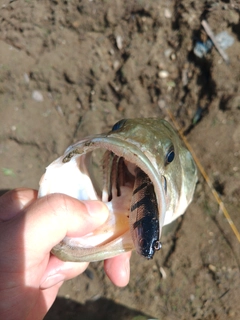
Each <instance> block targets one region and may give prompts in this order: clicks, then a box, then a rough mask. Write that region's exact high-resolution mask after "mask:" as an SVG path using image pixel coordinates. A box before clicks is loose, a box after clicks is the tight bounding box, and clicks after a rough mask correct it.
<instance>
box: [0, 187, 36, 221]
mask: <svg viewBox="0 0 240 320" xmlns="http://www.w3.org/2000/svg"><path fill="white" fill-rule="evenodd" d="M36 199H37V191H36V190H32V189H25V188H19V189H14V190H11V191H8V192H7V193H5V194H4V195H3V196H2V197H0V220H1V221H7V220H10V219H12V218H13V217H15V216H16V215H17V214H18V213H19V212H21V211H22V210H23V209H24V208H26V207H27V206H28V205H30V204H31V203H32V202H33V201H34V200H36Z"/></svg>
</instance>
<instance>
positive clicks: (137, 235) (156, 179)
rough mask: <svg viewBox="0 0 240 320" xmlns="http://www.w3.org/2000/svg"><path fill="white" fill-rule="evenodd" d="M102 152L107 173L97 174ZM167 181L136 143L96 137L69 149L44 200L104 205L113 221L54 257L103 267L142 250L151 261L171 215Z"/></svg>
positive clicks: (43, 184) (51, 173)
mask: <svg viewBox="0 0 240 320" xmlns="http://www.w3.org/2000/svg"><path fill="white" fill-rule="evenodd" d="M97 150H103V151H104V152H105V153H104V155H103V159H102V181H101V183H100V185H99V183H97V181H96V180H97V178H98V177H97V176H98V174H99V172H101V169H99V170H98V171H97V174H96V173H95V174H94V165H93V162H92V161H93V159H95V157H96V155H97ZM164 181H165V180H164V178H163V176H162V174H161V173H159V172H158V168H157V166H156V164H155V159H151V157H150V156H149V154H147V152H144V151H143V150H141V148H140V147H139V144H138V143H136V142H135V141H131V142H130V141H126V140H125V139H123V138H121V137H113V136H108V135H96V136H91V137H88V138H86V139H83V140H82V141H80V142H78V143H76V144H75V145H73V146H71V147H69V148H68V149H67V150H66V151H65V153H64V155H63V156H61V157H60V158H58V159H57V160H55V161H54V162H53V163H52V164H51V165H50V166H48V167H47V170H46V173H45V174H44V175H43V176H42V178H41V181H40V189H39V197H41V196H44V195H46V194H49V193H64V194H67V195H69V196H72V197H74V198H77V199H79V200H102V201H103V202H104V203H106V205H107V206H108V208H109V211H110V214H109V218H108V220H107V221H106V223H105V224H104V225H102V226H101V227H99V228H98V229H96V230H95V231H94V232H93V233H91V234H87V235H85V236H83V237H81V238H67V237H66V238H64V239H63V240H62V241H61V242H60V243H59V244H58V245H57V246H55V247H54V248H53V249H52V253H53V254H54V255H56V256H57V257H58V258H60V259H61V260H64V261H79V262H81V261H89V262H90V261H97V260H103V259H107V258H110V257H113V256H116V255H118V254H120V253H122V252H125V251H129V250H133V249H136V250H137V252H138V253H139V254H140V255H142V256H144V257H146V258H148V259H150V258H152V257H153V255H154V253H155V251H156V250H159V249H160V248H161V244H160V242H159V238H160V235H161V229H162V226H163V223H164V217H165V212H166V199H165V191H164Z"/></svg>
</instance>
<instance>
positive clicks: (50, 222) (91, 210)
mask: <svg viewBox="0 0 240 320" xmlns="http://www.w3.org/2000/svg"><path fill="white" fill-rule="evenodd" d="M107 218H108V209H107V207H106V206H105V204H104V203H102V202H100V201H79V200H77V199H75V198H72V197H70V196H67V195H64V194H50V195H47V196H45V197H43V198H40V199H38V200H37V201H35V202H34V203H33V204H32V205H31V206H29V207H28V210H27V212H26V213H25V219H24V220H25V230H28V232H27V233H26V235H25V241H26V243H31V245H33V246H35V245H36V246H37V245H39V239H41V243H43V242H45V249H46V250H51V249H52V247H53V246H55V245H56V244H58V243H59V242H60V241H61V240H62V239H63V238H64V237H66V236H67V237H81V236H83V235H85V234H87V233H89V232H92V231H93V230H95V229H96V228H97V227H99V226H100V225H101V224H103V223H104V222H105V221H106V220H107ZM39 237H40V238H39ZM44 239H45V240H44ZM28 241H29V242H28Z"/></svg>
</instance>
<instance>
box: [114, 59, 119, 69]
mask: <svg viewBox="0 0 240 320" xmlns="http://www.w3.org/2000/svg"><path fill="white" fill-rule="evenodd" d="M119 67H120V62H119V61H118V60H115V61H114V62H113V69H114V70H117V69H118V68H119Z"/></svg>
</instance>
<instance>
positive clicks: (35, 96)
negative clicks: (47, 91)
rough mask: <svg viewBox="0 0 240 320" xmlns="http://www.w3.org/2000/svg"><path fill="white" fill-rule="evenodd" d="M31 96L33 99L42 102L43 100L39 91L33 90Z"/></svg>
mask: <svg viewBox="0 0 240 320" xmlns="http://www.w3.org/2000/svg"><path fill="white" fill-rule="evenodd" d="M32 98H33V100H35V101H37V102H42V101H43V95H42V94H41V92H40V91H37V90H34V91H33V93H32Z"/></svg>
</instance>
